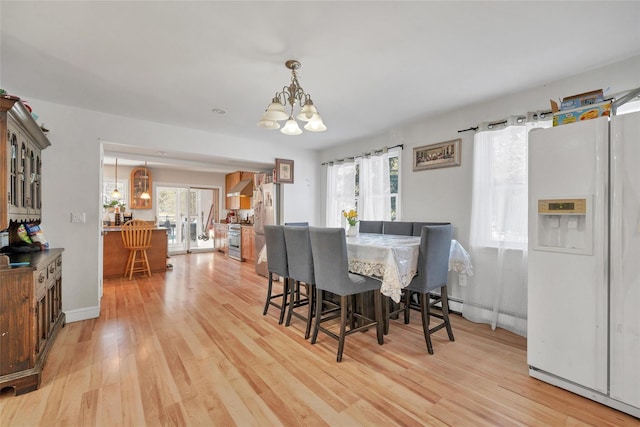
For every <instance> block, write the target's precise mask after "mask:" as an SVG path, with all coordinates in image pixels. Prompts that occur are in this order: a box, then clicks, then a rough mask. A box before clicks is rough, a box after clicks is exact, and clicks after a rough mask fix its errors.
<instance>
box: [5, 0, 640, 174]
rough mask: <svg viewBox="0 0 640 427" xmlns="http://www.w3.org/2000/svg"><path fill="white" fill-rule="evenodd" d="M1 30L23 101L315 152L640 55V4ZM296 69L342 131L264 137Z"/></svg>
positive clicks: (81, 22)
mask: <svg viewBox="0 0 640 427" xmlns="http://www.w3.org/2000/svg"><path fill="white" fill-rule="evenodd" d="M0 26H1V32H0V37H1V39H0V43H1V44H0V48H1V51H0V59H1V61H0V62H1V65H0V78H1V79H0V87H3V88H5V89H6V90H8V91H9V93H11V94H15V95H18V96H25V97H26V96H31V97H34V98H38V99H42V100H47V101H51V102H55V103H60V104H68V105H73V106H77V107H81V108H86V109H89V110H96V111H102V112H106V113H111V114H117V115H124V116H129V117H134V118H139V119H144V120H151V121H154V122H161V123H167V124H173V125H176V126H185V127H190V128H196V129H202V130H206V131H210V132H215V133H221V134H231V135H235V136H238V137H242V138H248V139H252V140H255V141H264V140H269V141H274V142H278V143H279V144H285V145H286V144H295V145H297V146H299V145H300V144H303V145H304V146H307V147H309V148H312V149H322V148H324V147H328V146H331V145H334V144H339V143H341V142H344V141H348V140H351V139H354V138H359V137H363V136H366V135H369V134H376V133H380V132H383V131H384V130H386V129H389V128H393V127H395V126H399V125H401V124H403V123H406V122H410V121H413V120H416V119H419V118H421V117H426V116H429V115H434V114H437V113H440V112H442V111H446V110H451V109H455V108H458V107H460V106H464V105H468V104H471V103H476V102H480V101H483V100H487V99H490V98H495V97H499V96H502V95H505V94H508V93H511V92H514V91H518V90H522V89H525V88H528V87H535V86H539V85H543V84H545V83H546V82H550V81H553V80H557V79H560V78H564V77H567V76H570V75H572V74H575V73H577V72H579V71H582V70H589V69H593V68H597V67H600V66H603V65H606V64H608V63H611V62H615V61H619V60H622V59H625V58H628V57H631V56H634V55H638V54H640V2H638V1H632V2H613V1H599V2H576V1H570V2H558V1H556V2H502V1H500V2H480V1H471V2H464V1H458V2H444V1H442V2H438V1H428V2H427V1H424V2H421V1H342V2H338V1H289V2H287V1H283V2H272V1H254V2H249V1H175V2H170V1H165V2H159V1H139V2H123V1H107V2H99V1H80V2H79V1H69V2H54V1H32V2H18V1H15V2H7V1H2V2H1V3H0ZM287 59H297V60H299V61H300V62H301V63H302V68H301V70H300V71H299V78H300V83H301V85H302V86H303V88H304V89H305V91H306V92H308V93H310V94H311V95H312V96H313V100H314V102H315V104H316V106H317V108H318V110H319V111H320V113H321V114H322V116H323V118H324V121H325V123H326V125H327V127H328V130H327V131H326V132H322V133H312V132H305V133H304V134H303V135H300V136H295V137H292V136H286V135H282V134H281V133H280V132H278V131H268V130H264V129H260V128H258V127H257V126H256V123H257V121H258V119H259V117H260V115H261V114H262V112H263V110H264V109H265V108H266V106H267V105H268V103H269V101H270V99H271V98H272V97H273V95H274V93H275V92H276V91H278V90H281V89H282V87H283V86H284V85H285V84H288V83H289V80H290V72H289V70H287V69H286V68H285V66H284V62H285V61H286V60H287ZM214 108H222V109H224V110H226V112H227V113H226V114H224V115H217V114H214V113H213V112H212V109H214ZM116 144H117V142H116ZM120 148H122V147H120ZM108 149H109V148H108ZM128 149H129V150H130V151H131V152H132V155H133V154H135V152H136V150H137V149H136V148H135V147H133V148H132V147H129V148H128ZM138 154H139V155H141V156H150V155H153V154H154V153H150V152H146V153H143V152H139V153H138ZM156 156H157V154H156ZM174 156H178V157H180V156H182V157H183V158H184V159H183V160H185V161H186V160H189V161H193V160H196V159H193V158H191V159H190V158H189V157H190V154H189V153H180V152H179V150H178V149H177V150H176V153H170V154H169V155H168V156H167V157H171V158H173V157H174ZM159 157H162V156H159ZM197 160H199V161H202V163H203V164H205V165H206V164H210V163H211V162H217V161H220V162H223V161H227V160H229V159H220V158H219V157H218V156H213V155H212V156H211V158H207V159H202V158H200V159H197ZM232 162H237V160H232Z"/></svg>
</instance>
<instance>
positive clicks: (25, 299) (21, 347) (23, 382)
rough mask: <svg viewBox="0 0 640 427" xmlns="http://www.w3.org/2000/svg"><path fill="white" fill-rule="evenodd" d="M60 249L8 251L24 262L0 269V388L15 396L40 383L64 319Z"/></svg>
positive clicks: (15, 258) (11, 256)
mask: <svg viewBox="0 0 640 427" xmlns="http://www.w3.org/2000/svg"><path fill="white" fill-rule="evenodd" d="M62 251H63V249H49V250H45V251H41V252H35V253H30V254H13V255H10V260H11V261H12V262H25V263H26V264H27V265H25V266H21V267H16V268H7V267H2V268H0V331H2V333H1V334H0V389H3V388H9V387H11V388H13V389H14V392H15V394H16V395H20V394H24V393H27V392H30V391H33V390H35V389H37V388H38V387H39V386H40V380H41V376H42V370H43V368H44V365H45V362H46V359H47V356H48V354H49V352H50V350H51V347H52V346H53V342H54V340H55V338H56V336H57V334H58V332H59V330H60V328H62V327H63V326H64V323H65V315H64V312H63V311H62Z"/></svg>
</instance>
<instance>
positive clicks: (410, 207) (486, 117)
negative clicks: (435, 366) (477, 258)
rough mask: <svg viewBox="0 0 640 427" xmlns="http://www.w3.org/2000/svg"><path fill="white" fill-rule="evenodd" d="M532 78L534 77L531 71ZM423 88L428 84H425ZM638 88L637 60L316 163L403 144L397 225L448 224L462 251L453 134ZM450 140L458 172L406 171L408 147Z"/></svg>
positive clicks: (451, 115) (462, 207) (395, 132)
mask: <svg viewBox="0 0 640 427" xmlns="http://www.w3.org/2000/svg"><path fill="white" fill-rule="evenodd" d="M470 66H471V64H470ZM532 72H535V71H534V70H532ZM425 84H426V85H429V84H431V83H430V82H425ZM638 87H640V56H636V57H634V58H631V59H629V60H626V61H622V62H619V63H616V64H611V65H609V66H606V67H603V68H600V69H596V70H592V71H589V72H585V73H581V74H577V75H576V76H573V77H571V78H567V79H564V80H561V81H556V82H549V83H548V84H546V85H544V86H541V87H535V88H531V89H527V90H523V91H521V92H518V93H514V94H512V95H509V96H505V97H501V98H497V99H495V100H492V101H488V102H484V103H481V104H476V105H470V106H468V107H466V108H462V109H460V110H456V111H451V112H446V113H443V114H442V115H440V116H438V117H434V118H429V119H425V120H418V121H416V122H413V123H408V124H406V125H405V126H401V127H398V128H394V129H391V130H389V131H388V132H387V133H385V134H381V135H374V136H371V137H369V138H364V139H360V140H356V141H350V142H349V143H346V144H344V145H340V146H337V147H332V148H330V149H327V150H324V151H322V152H321V153H320V159H321V161H322V162H325V161H329V160H333V159H336V158H342V157H346V156H350V155H356V154H358V153H362V152H365V151H371V150H372V149H375V148H380V147H383V146H392V145H396V144H404V150H403V153H402V171H401V191H402V212H401V215H402V217H401V219H402V220H406V221H416V220H422V221H450V222H451V223H452V224H453V225H454V227H455V235H454V237H455V238H456V239H457V240H458V241H459V242H460V243H461V244H462V245H463V246H464V247H467V248H468V247H469V233H470V220H471V192H472V180H473V132H463V133H458V130H461V129H467V128H469V127H471V126H476V125H477V123H479V122H483V121H492V120H498V119H501V118H504V117H507V116H509V115H513V114H521V113H526V112H528V111H536V110H548V109H549V99H555V100H558V99H559V98H562V97H565V96H569V95H573V94H577V93H582V92H587V91H589V90H594V89H600V88H602V89H605V90H607V94H609V95H611V94H615V93H619V92H622V91H626V90H630V89H635V88H638ZM456 138H461V139H462V157H461V165H460V166H456V167H449V168H444V169H432V170H426V171H420V172H413V171H412V155H413V148H414V147H419V146H422V145H427V144H435V143H438V142H441V141H447V140H451V139H456ZM325 177H326V169H325V168H322V169H321V170H320V172H319V178H318V180H319V181H320V183H321V187H320V189H319V193H318V194H319V195H320V196H321V201H320V204H319V205H318V206H319V208H320V209H321V211H322V212H323V214H322V215H323V216H322V218H324V209H325V203H324V200H325V198H324V195H325V194H326V188H325V187H326V185H325V184H326V183H325ZM453 291H454V295H455V296H459V293H458V292H457V291H458V290H457V289H456V287H455V286H454V287H453Z"/></svg>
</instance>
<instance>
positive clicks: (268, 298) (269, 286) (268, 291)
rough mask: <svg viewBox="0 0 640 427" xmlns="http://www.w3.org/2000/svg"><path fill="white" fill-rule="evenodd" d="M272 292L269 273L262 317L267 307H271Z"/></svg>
mask: <svg viewBox="0 0 640 427" xmlns="http://www.w3.org/2000/svg"><path fill="white" fill-rule="evenodd" d="M272 291H273V273H271V272H269V284H268V285H267V301H266V302H265V303H264V310H262V315H263V316H266V314H267V312H268V311H269V306H270V305H271V292H272Z"/></svg>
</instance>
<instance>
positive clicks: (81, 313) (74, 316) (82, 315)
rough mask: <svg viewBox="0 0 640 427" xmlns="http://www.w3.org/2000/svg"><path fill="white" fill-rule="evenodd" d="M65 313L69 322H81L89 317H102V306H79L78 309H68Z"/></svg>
mask: <svg viewBox="0 0 640 427" xmlns="http://www.w3.org/2000/svg"><path fill="white" fill-rule="evenodd" d="M64 315H65V317H66V319H65V321H66V322H67V323H71V322H79V321H81V320H87V319H95V318H97V317H100V307H99V306H95V307H84V308H78V309H76V310H66V311H65V312H64Z"/></svg>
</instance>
